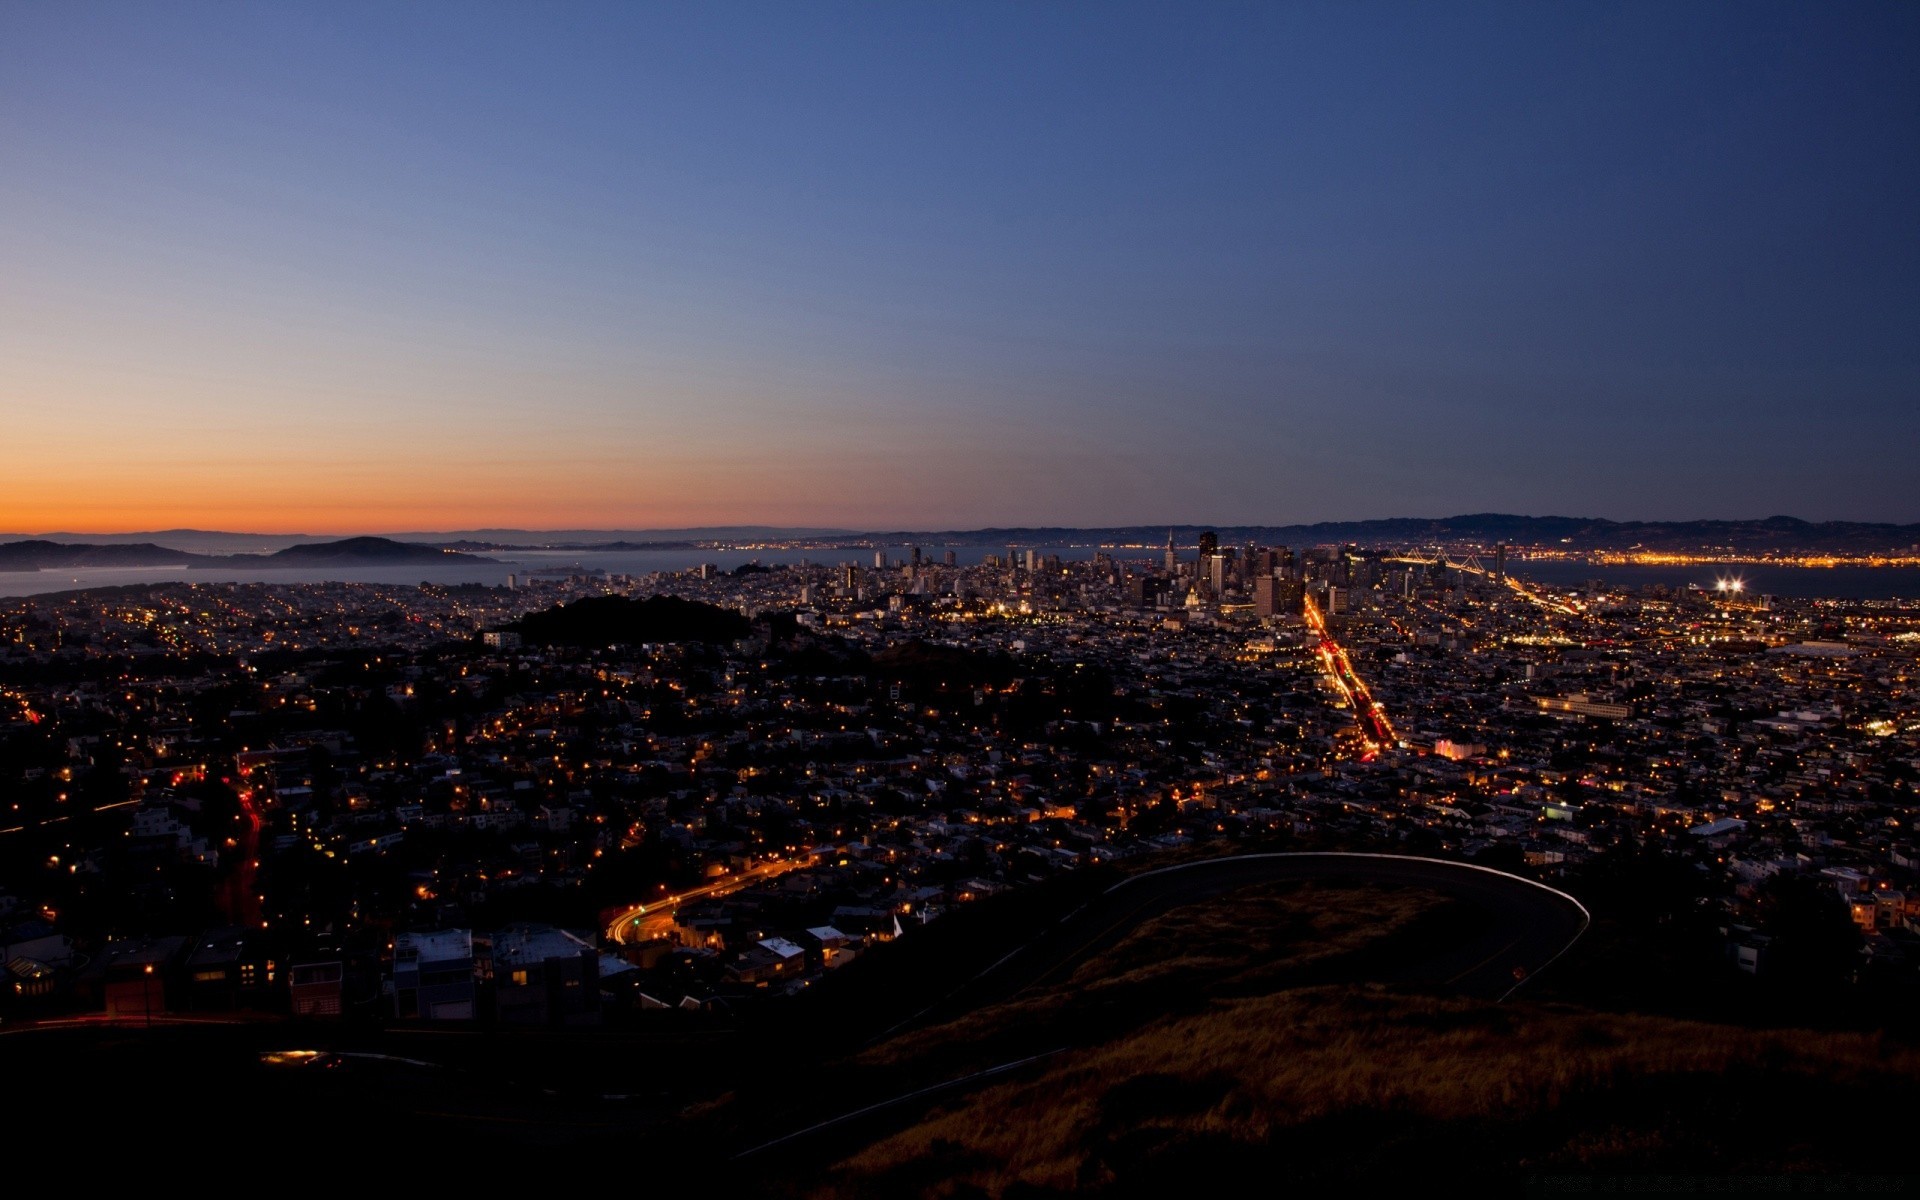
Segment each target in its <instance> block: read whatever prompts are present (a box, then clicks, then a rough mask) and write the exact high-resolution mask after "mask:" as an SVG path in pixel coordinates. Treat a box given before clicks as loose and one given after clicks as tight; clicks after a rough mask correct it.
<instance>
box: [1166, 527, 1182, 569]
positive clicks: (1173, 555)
mask: <svg viewBox="0 0 1920 1200" xmlns="http://www.w3.org/2000/svg"><path fill="white" fill-rule="evenodd" d="M1166 568H1167V576H1168V578H1172V577H1173V576H1174V575H1177V574H1179V572H1180V552H1179V551H1177V550H1175V549H1174V548H1173V530H1171V529H1169V530H1167V559H1166Z"/></svg>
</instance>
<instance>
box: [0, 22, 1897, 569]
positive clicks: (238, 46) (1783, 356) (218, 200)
mask: <svg viewBox="0 0 1920 1200" xmlns="http://www.w3.org/2000/svg"><path fill="white" fill-rule="evenodd" d="M1917 64H1920V5H1913V4H1887V5H1877V4H1845V3H1837V4H1812V3H1803V4H1793V5H1770V4H1760V3H1729V4H1706V3H1657V4H1653V3H1649V4H1624V5H1622V4H1597V3H1596V4H1577V5H1576V4H1545V3H1527V4H1496V5H1475V4H1463V3H1445V4H1411V3H1405V4H1403V3H1391V4H1369V3H1343V4H1326V5H1321V4H1285V3H1264V4H1253V5H1237V4H1222V3H1182V4H1150V5H1141V4H1110V3H1102V4H1045V3H1037V4H1036V3H1023V4H991V3H965V4H939V3H905V2H901V3H862V4H850V5H837V4H799V3H779V4H766V5H758V4H746V3H724V4H692V3H686V4H674V5H651V4H618V5H597V4H538V5H536V4H516V5H481V4H473V3H461V4H447V5H437V4H422V3H408V4H384V3H383V4H352V3H337V2H336V3H326V4H252V5H246V4H237V3H228V4H213V5H192V4H144V3H143V4H91V3H75V2H71V0H62V2H59V3H39V2H23V0H13V2H12V3H9V4H6V5H4V6H0V414H3V415H4V423H5V429H6V433H7V439H6V440H7V441H9V442H11V443H14V447H15V448H12V449H9V451H8V460H9V467H8V470H7V472H6V473H4V474H0V528H7V529H51V528H65V529H89V530H109V529H127V528H155V527H165V526H171V525H189V524H191V525H201V526H224V527H229V528H232V527H243V528H253V529H266V530H295V529H299V530H314V531H320V530H325V531H335V532H353V531H362V530H381V529H399V528H460V527H472V526H482V525H512V526H528V527H541V526H549V527H551V526H567V527H582V526H618V527H627V528H634V527H645V526H649V525H657V526H684V525H693V524H717V523H734V522H757V523H770V524H817V525H836V526H857V527H887V528H902V527H962V526H972V525H982V524H1011V523H1049V524H1056V523H1057V524H1120V523H1133V522H1151V521H1182V522H1185V521H1211V522H1223V523H1225V522H1255V521H1270V522H1288V521H1297V520H1316V519H1339V518H1361V517H1378V516H1394V515H1441V514H1447V513H1456V512H1468V511H1479V510H1503V511H1518V512H1533V513H1543V512H1559V513H1572V514H1579V515H1597V516H1607V517H1615V518H1663V517H1695V516H1758V515H1766V514H1770V513H1775V512H1790V513H1794V514H1797V515H1802V516H1808V517H1814V518H1857V519H1883V520H1902V521H1915V520H1920V219H1917V218H1916V214H1920V66H1917ZM23 447H24V448H26V449H25V451H24V452H23V450H22V449H20V448H23Z"/></svg>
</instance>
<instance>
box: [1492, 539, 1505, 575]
mask: <svg viewBox="0 0 1920 1200" xmlns="http://www.w3.org/2000/svg"><path fill="white" fill-rule="evenodd" d="M1493 577H1494V578H1495V579H1496V580H1498V581H1500V582H1501V583H1505V582H1506V581H1507V544H1506V543H1505V542H1496V543H1494V547H1493Z"/></svg>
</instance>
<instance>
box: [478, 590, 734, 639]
mask: <svg viewBox="0 0 1920 1200" xmlns="http://www.w3.org/2000/svg"><path fill="white" fill-rule="evenodd" d="M512 628H513V629H514V630H515V631H516V632H518V633H519V634H520V636H521V637H522V638H524V639H526V640H527V641H528V642H530V643H532V644H534V645H537V646H612V645H637V644H638V643H641V642H716V643H717V642H731V641H734V640H735V639H737V638H743V637H746V636H747V635H748V634H749V633H751V632H752V631H753V623H752V622H751V621H749V620H747V618H746V617H744V616H742V615H741V614H739V613H737V612H735V611H733V610H732V609H730V608H718V607H716V606H714V605H711V604H701V603H700V602H699V601H697V600H682V599H680V598H679V597H677V596H649V597H647V598H646V599H644V600H632V599H629V598H627V597H626V596H591V597H588V598H587V599H585V600H575V601H574V602H573V603H572V604H562V605H559V606H557V607H555V608H549V609H546V610H545V611H543V612H537V613H532V614H530V615H528V616H526V617H523V618H521V619H520V620H519V621H518V622H516V623H515V624H514V625H513V626H512Z"/></svg>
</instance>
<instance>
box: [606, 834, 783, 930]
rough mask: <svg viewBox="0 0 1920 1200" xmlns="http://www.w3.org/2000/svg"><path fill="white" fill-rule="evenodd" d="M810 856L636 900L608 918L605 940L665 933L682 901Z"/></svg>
mask: <svg viewBox="0 0 1920 1200" xmlns="http://www.w3.org/2000/svg"><path fill="white" fill-rule="evenodd" d="M813 859H814V856H813V855H811V854H806V855H802V856H800V857H798V858H779V859H773V860H771V861H769V862H764V863H761V864H760V865H759V866H757V867H750V868H748V869H747V870H745V871H742V872H740V873H739V874H738V875H728V876H726V877H725V878H723V879H716V880H715V881H714V882H712V883H707V884H702V885H700V886H699V887H696V888H688V889H687V890H686V891H684V892H675V893H673V894H672V895H667V896H662V897H660V898H659V899H658V900H649V901H647V902H646V903H645V904H635V905H633V906H632V907H630V908H626V909H623V910H621V912H620V913H619V914H617V915H616V916H615V917H614V918H613V919H612V920H611V921H608V922H607V930H606V932H607V940H608V941H611V942H613V943H614V944H616V945H620V946H628V945H638V944H639V943H641V942H650V941H653V940H655V939H657V938H663V937H666V936H667V935H668V934H669V933H671V932H672V931H673V926H674V924H675V921H674V913H675V912H676V911H678V910H679V908H680V906H681V905H683V904H689V903H691V902H693V901H695V900H711V899H713V898H714V897H716V896H725V895H727V894H728V893H731V892H737V891H739V890H740V889H741V888H744V887H747V886H749V885H751V884H755V883H759V882H761V881H762V880H766V879H772V878H774V877H775V876H777V875H784V874H786V873H787V872H788V871H791V870H794V869H796V868H798V867H805V866H810V865H811V864H812V863H813Z"/></svg>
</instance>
